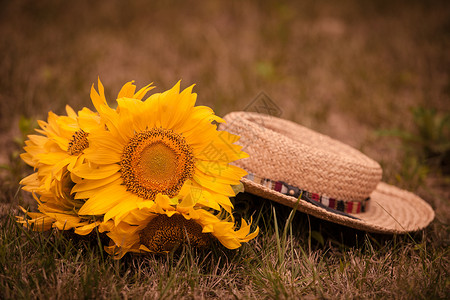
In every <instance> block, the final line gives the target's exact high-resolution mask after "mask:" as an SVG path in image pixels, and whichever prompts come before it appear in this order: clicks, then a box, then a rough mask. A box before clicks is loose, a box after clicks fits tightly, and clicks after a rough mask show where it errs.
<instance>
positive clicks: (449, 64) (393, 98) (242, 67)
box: [0, 0, 450, 299]
mask: <svg viewBox="0 0 450 300" xmlns="http://www.w3.org/2000/svg"><path fill="white" fill-rule="evenodd" d="M449 20H450V5H449V2H448V1H432V2H427V1H406V0H395V1H384V0H383V1H356V0H343V1H339V3H337V2H333V1H327V0H319V1H265V2H262V1H245V2H243V1H223V2H219V1H207V2H203V3H202V4H201V5H199V4H198V3H196V2H193V1H175V0H170V1H154V2H153V1H152V2H151V3H150V2H148V1H144V0H137V1H133V2H122V1H107V2H105V1H103V2H95V3H93V2H92V1H87V0H80V1H75V2H61V1H56V0H46V1H26V0H17V1H11V0H6V1H2V9H1V10H0V53H1V54H2V55H0V78H1V80H0V149H1V150H0V298H1V299H33V298H39V299H45V298H50V299H67V298H69V299H70V298H71V299H80V298H82V299H85V298H100V299H102V298H106V299H111V298H112V299H114V298H132V299H134V298H137V299H141V298H148V299H153V298H157V297H160V298H199V299H201V298H221V299H229V298H238V299H241V298H244V299H246V298H250V299H254V298H264V299H266V298H298V297H304V298H306V299H308V298H309V299H314V298H330V299H334V298H343V299H347V298H396V299H446V298H449V296H450V276H449V270H450V261H449V260H450V259H449V257H450V255H449V254H450V253H449V249H450V247H449V246H450V227H449V224H448V220H449V219H450V203H449V199H450V178H449V176H448V174H449V173H448V143H449V137H448V124H449V123H448V115H449V110H450V107H449V103H450V81H449V78H450V52H449V51H448V49H449V48H450V34H449V33H450V22H449ZM98 76H100V78H101V79H102V81H103V83H104V85H105V88H106V94H107V96H108V97H109V99H110V100H111V101H112V99H113V98H114V96H115V95H116V94H117V92H118V90H119V88H120V87H121V86H122V84H123V83H125V82H126V81H129V80H136V84H137V85H138V86H139V87H141V86H143V85H145V84H147V83H149V82H151V81H153V82H154V83H155V85H156V86H157V91H162V90H164V89H167V88H170V87H171V86H172V85H173V84H175V83H176V82H177V81H178V80H179V79H180V78H181V79H182V80H183V81H182V86H183V87H187V86H188V85H190V84H192V83H196V84H197V85H196V87H195V88H194V91H196V92H197V93H198V104H202V105H208V106H210V107H212V108H213V109H214V110H215V111H216V113H217V114H218V115H220V116H223V115H225V114H226V113H228V112H231V111H235V110H243V109H244V108H246V107H247V106H248V105H249V104H251V103H253V102H252V101H253V100H254V98H255V97H256V96H257V95H259V94H260V92H261V91H264V92H265V93H266V94H267V95H268V96H269V97H270V98H271V100H272V102H273V103H274V104H275V105H276V106H277V108H278V109H279V112H280V113H281V117H283V118H286V119H290V120H294V121H296V122H299V123H301V124H303V125H305V126H308V127H310V128H312V129H314V130H317V131H320V132H323V133H325V134H328V135H330V136H332V137H334V138H337V139H339V140H342V141H344V142H346V143H348V144H350V145H352V146H354V147H356V148H358V149H360V150H362V151H363V152H364V153H366V154H368V155H369V156H371V157H372V158H374V159H375V160H377V161H379V162H380V163H381V164H382V166H383V180H384V181H386V182H389V183H392V184H396V185H398V186H400V187H403V188H406V189H409V190H411V191H413V192H415V193H417V194H418V195H419V196H421V197H422V198H423V199H424V200H425V201H427V202H428V203H430V205H431V206H432V207H433V208H434V209H435V211H436V219H435V220H434V221H433V223H432V224H431V225H430V226H429V227H428V228H427V229H425V230H424V231H422V232H418V233H414V234H412V235H411V236H409V235H404V236H389V235H374V234H366V233H364V232H360V231H357V230H353V229H350V228H346V227H342V226H338V225H335V224H332V223H328V222H325V221H321V220H318V219H316V218H313V217H308V216H307V215H304V214H302V213H299V212H298V213H296V214H295V215H293V214H292V211H291V210H290V209H289V208H286V207H283V206H280V205H277V204H275V203H271V202H269V201H267V200H264V199H261V198H258V197H254V196H252V195H248V194H241V195H239V196H238V197H237V198H236V199H235V202H236V203H235V205H236V208H237V210H236V214H237V216H238V217H239V216H244V217H245V218H249V217H250V216H253V219H254V220H255V225H258V226H259V227H260V228H261V233H260V235H259V236H258V237H257V238H256V239H255V240H253V241H251V242H250V243H248V244H246V245H243V247H241V248H240V249H238V250H236V251H230V250H227V249H224V248H223V247H222V246H220V245H218V244H217V245H214V247H212V248H211V249H208V250H206V251H196V250H192V249H189V248H188V247H182V249H180V250H179V251H178V252H177V253H174V254H173V255H167V256H166V255H148V256H133V255H126V256H125V257H124V258H123V259H122V260H120V261H115V260H112V259H111V258H110V257H109V256H108V255H107V254H106V253H105V252H104V251H102V250H101V249H102V246H103V244H105V243H106V242H107V241H106V240H105V239H104V237H102V236H99V237H100V239H99V238H98V236H97V235H96V234H94V235H92V236H89V237H77V236H74V235H71V234H62V233H61V232H52V233H43V234H39V233H35V232H29V231H27V230H24V229H23V228H21V227H20V226H18V225H17V224H16V223H15V221H14V217H15V215H16V214H17V213H18V210H17V207H18V205H23V206H25V207H27V208H28V207H29V208H30V209H36V203H35V201H34V200H33V199H32V197H31V196H30V194H29V193H25V192H23V191H21V190H20V187H19V184H18V182H19V181H20V179H21V178H23V177H24V176H26V175H28V174H30V173H31V172H32V170H31V169H30V168H28V167H27V166H25V164H24V163H23V162H21V160H20V159H19V156H18V155H19V154H20V153H21V151H22V150H21V146H22V142H23V136H24V134H25V133H26V132H29V130H30V129H31V128H32V127H34V126H35V123H34V122H35V120H37V119H45V118H46V114H47V112H48V111H49V110H53V111H54V112H55V113H58V114H60V113H63V111H64V106H65V105H66V104H69V105H71V106H72V107H73V108H74V109H80V108H81V107H83V106H88V107H90V108H92V104H91V103H90V99H89V89H90V86H91V84H92V83H94V82H96V80H97V77H98ZM249 109H250V110H252V109H254V107H249ZM441 129H442V130H441ZM380 131H384V132H390V133H394V134H393V135H396V136H397V137H398V138H396V137H395V136H394V137H392V136H380V135H379V134H378V133H379V132H380ZM288 220H291V222H289V221H288Z"/></svg>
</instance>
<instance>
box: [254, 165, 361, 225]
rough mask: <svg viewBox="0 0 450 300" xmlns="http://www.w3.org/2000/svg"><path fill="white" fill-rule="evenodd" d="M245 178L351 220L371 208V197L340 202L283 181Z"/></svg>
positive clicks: (255, 177) (256, 177)
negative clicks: (355, 215)
mask: <svg viewBox="0 0 450 300" xmlns="http://www.w3.org/2000/svg"><path fill="white" fill-rule="evenodd" d="M245 178H247V179H248V180H251V181H253V182H254V183H257V184H260V185H262V186H265V187H266V188H268V189H271V190H273V191H276V192H279V193H281V194H283V195H287V196H292V197H295V198H299V197H300V198H301V199H302V200H305V201H308V202H309V203H311V204H314V205H316V206H319V207H322V208H324V209H326V210H328V211H331V212H333V213H336V214H340V215H345V216H347V217H350V218H356V217H354V216H352V215H349V214H358V213H363V212H365V211H366V210H367V209H368V206H369V200H370V198H369V197H368V198H366V199H364V200H363V201H345V200H338V199H334V198H331V197H327V196H325V195H320V194H317V193H311V192H308V191H305V190H302V189H300V188H298V187H295V186H292V185H289V184H287V183H285V182H283V181H274V180H271V179H267V178H263V177H259V176H256V175H255V174H252V173H249V174H248V175H247V176H245ZM356 219H357V218H356Z"/></svg>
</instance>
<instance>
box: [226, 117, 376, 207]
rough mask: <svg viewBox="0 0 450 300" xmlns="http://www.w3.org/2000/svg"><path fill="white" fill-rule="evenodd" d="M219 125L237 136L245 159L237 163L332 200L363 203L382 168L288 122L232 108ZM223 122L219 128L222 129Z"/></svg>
mask: <svg viewBox="0 0 450 300" xmlns="http://www.w3.org/2000/svg"><path fill="white" fill-rule="evenodd" d="M225 120H226V121H227V123H226V124H222V125H221V128H223V129H225V130H227V131H229V132H231V133H235V134H237V135H239V136H241V140H240V142H238V143H241V145H242V146H243V150H244V151H245V152H248V153H251V155H250V157H249V158H245V159H242V160H239V161H237V162H236V164H237V165H238V166H239V167H241V168H243V169H245V170H247V171H248V172H249V173H253V174H255V175H257V176H261V175H262V176H261V177H269V178H271V179H272V180H276V181H283V182H286V183H288V184H289V185H293V186H296V187H298V188H300V189H302V190H306V191H309V192H311V193H315V194H319V195H324V196H326V197H329V198H333V199H345V200H347V201H363V200H365V199H367V198H368V197H369V195H370V193H371V192H372V191H373V190H374V189H375V187H376V186H377V184H378V183H379V182H380V180H381V173H382V171H381V167H380V165H379V164H378V163H377V162H375V161H374V160H372V159H370V158H368V157H367V156H365V155H364V154H362V153H361V152H359V151H358V150H356V149H353V148H351V147H350V146H347V145H345V144H343V143H341V142H338V141H336V140H333V139H331V138H329V137H327V136H325V135H322V134H320V133H317V132H314V131H312V130H310V129H308V128H305V127H303V126H300V125H298V124H295V123H293V122H290V121H287V120H281V119H276V122H272V121H271V120H273V118H272V117H270V116H266V115H260V114H256V113H250V112H233V113H230V114H228V115H227V116H226V117H225ZM222 126H223V127H222Z"/></svg>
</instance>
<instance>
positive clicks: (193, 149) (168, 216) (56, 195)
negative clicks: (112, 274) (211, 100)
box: [17, 80, 258, 258]
mask: <svg viewBox="0 0 450 300" xmlns="http://www.w3.org/2000/svg"><path fill="white" fill-rule="evenodd" d="M152 89H153V86H151V84H149V85H147V86H145V87H143V88H141V89H140V90H138V91H136V86H135V85H134V83H133V82H128V83H126V84H125V85H124V86H123V87H122V89H121V90H120V92H119V94H118V96H117V100H116V102H117V103H116V104H115V105H114V107H111V106H110V105H109V104H108V102H107V100H106V97H105V92H104V87H103V85H102V83H101V82H100V80H98V90H96V89H95V87H94V85H93V86H92V88H91V94H90V96H91V100H92V103H93V105H94V107H95V110H96V111H95V112H94V111H91V110H89V109H88V108H83V109H82V110H80V111H79V112H77V113H76V112H75V111H74V110H73V109H72V108H70V107H69V106H66V112H67V115H65V116H58V115H56V114H54V113H52V112H50V113H49V114H48V119H47V122H44V121H39V122H38V123H39V126H40V129H37V130H36V131H37V132H38V133H39V134H36V135H30V136H29V137H28V138H29V139H28V140H27V141H26V142H25V144H26V146H25V147H24V149H25V151H26V152H25V153H23V154H22V155H21V157H22V159H23V160H24V161H25V162H26V163H27V164H29V165H30V166H32V167H33V168H34V171H35V172H34V173H33V174H31V175H29V176H28V177H26V178H24V179H23V180H22V181H21V184H22V185H23V189H24V190H26V191H29V192H31V193H32V194H33V197H34V199H35V200H36V201H37V203H38V210H39V212H28V211H26V210H25V209H22V210H23V211H24V213H25V215H24V216H20V217H17V218H18V222H20V223H22V224H23V225H24V226H26V227H27V228H30V229H32V230H36V231H44V230H49V229H51V228H57V229H59V230H73V231H74V232H75V233H76V234H79V235H87V234H89V233H90V232H91V231H92V230H93V229H94V228H97V229H98V231H99V232H104V233H106V234H107V236H108V237H109V238H110V245H109V246H106V247H105V250H106V251H107V252H108V253H110V254H111V255H113V256H114V257H115V258H121V257H123V255H124V254H126V253H127V252H136V253H143V252H144V253H145V252H154V253H160V252H168V251H171V250H173V249H176V247H177V246H178V245H180V244H181V243H189V244H190V245H191V246H194V247H205V246H206V245H208V244H209V242H210V241H211V240H212V239H216V240H218V241H219V242H220V243H221V244H223V245H224V246H225V247H227V248H229V249H236V248H238V247H240V246H241V244H242V243H244V242H248V241H249V240H251V239H252V238H254V237H255V236H256V235H257V234H258V228H257V229H256V230H255V231H253V232H250V225H251V223H247V222H246V221H245V220H242V222H241V226H240V228H239V229H237V228H236V225H235V220H234V218H233V214H232V213H233V205H232V203H231V201H230V197H233V196H235V195H236V193H235V191H234V190H233V186H235V185H239V184H240V179H241V178H242V177H243V176H244V175H246V172H245V171H244V170H242V169H241V168H239V167H236V166H234V165H232V163H233V162H234V161H236V160H238V159H241V158H245V157H247V156H248V155H247V154H246V153H244V152H243V151H241V146H238V145H236V144H235V142H236V141H237V140H238V139H239V137H238V136H236V135H233V134H231V133H228V132H224V131H218V130H217V125H216V124H217V123H222V122H224V120H223V119H221V118H220V117H218V116H216V115H215V114H214V112H213V110H212V109H210V108H209V107H206V106H195V102H196V98H197V95H196V94H195V93H193V92H192V89H193V86H190V87H188V88H186V89H185V90H183V91H181V92H180V82H178V83H177V84H176V85H175V86H174V87H173V88H171V89H170V90H168V91H166V92H163V93H154V94H152V95H150V96H149V97H148V98H146V99H145V100H143V99H144V97H145V96H146V95H147V93H148V92H149V91H150V90H152Z"/></svg>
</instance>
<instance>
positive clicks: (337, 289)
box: [0, 195, 450, 299]
mask: <svg viewBox="0 0 450 300" xmlns="http://www.w3.org/2000/svg"><path fill="white" fill-rule="evenodd" d="M246 196H247V197H248V196H249V195H246ZM253 200H255V201H262V199H258V198H256V197H255V198H254V199H253ZM237 201H243V199H237ZM257 211H259V213H260V215H259V216H258V219H259V222H258V223H259V225H260V226H261V229H262V233H261V235H259V236H258V237H257V238H256V240H255V241H252V242H250V243H249V244H248V245H244V246H243V247H241V248H240V249H239V250H237V251H230V250H227V249H225V248H223V247H221V246H220V245H219V244H215V245H214V246H213V247H212V249H208V250H203V251H199V250H192V249H190V248H189V247H187V246H184V247H182V249H181V250H179V251H177V252H176V253H174V254H172V255H170V254H168V255H146V256H137V255H129V254H127V255H126V256H125V257H124V258H123V259H122V260H120V261H117V260H113V259H111V258H110V257H109V256H106V255H104V253H103V251H101V246H102V241H103V243H105V242H106V240H104V239H97V238H96V234H95V233H94V234H92V235H91V236H88V237H78V236H76V235H72V234H68V233H66V234H62V233H61V232H54V233H53V234H48V233H44V234H42V233H41V234H39V233H34V232H29V231H27V230H24V229H23V228H21V227H20V226H18V225H17V224H16V223H15V221H14V219H13V217H12V216H5V217H3V218H2V220H1V225H2V226H1V229H0V230H1V244H0V267H1V268H0V269H1V270H2V273H1V274H0V288H1V291H2V294H3V296H4V298H6V299H30V298H39V299H42V298H56V299H59V298H62V299H66V298H73V299H78V298H100V299H103V298H105V299H111V298H122V297H125V296H126V297H130V298H141V297H142V296H146V297H148V298H154V297H164V298H166V297H167V298H192V297H194V298H225V299H228V298H234V297H237V298H261V297H262V298H297V297H299V296H314V297H324V298H359V297H361V298H380V297H382V298H394V297H395V298H405V299H411V298H414V299H432V298H433V299H435V298H442V299H443V298H445V297H446V296H448V284H449V282H448V278H449V274H448V273H449V269H448V266H449V254H450V253H449V249H448V248H445V247H441V246H439V243H437V244H436V243H435V242H434V241H433V238H434V237H433V234H432V233H430V230H427V231H425V232H424V233H423V234H417V235H415V236H394V237H388V236H380V235H369V234H365V233H362V232H358V231H356V230H351V229H345V228H343V227H340V226H336V225H333V224H328V223H326V222H321V221H319V220H317V219H314V218H311V219H309V218H307V217H306V216H304V215H300V214H295V216H294V217H293V218H289V217H288V216H289V215H290V216H292V215H293V214H292V211H290V210H289V209H288V208H285V207H282V206H278V205H274V204H270V203H268V202H264V203H263V204H262V205H260V207H257ZM289 220H291V222H290V221H289ZM336 227H338V228H336ZM315 230H319V231H320V232H321V233H320V237H321V239H323V240H324V241H325V244H322V243H320V242H319V241H318V240H316V239H314V238H312V236H313V235H312V234H311V233H312V232H313V231H315ZM319 231H316V232H319ZM337 233H338V234H337ZM339 233H340V234H339ZM344 235H345V236H344ZM319 240H320V239H319ZM447 242H448V241H447Z"/></svg>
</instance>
